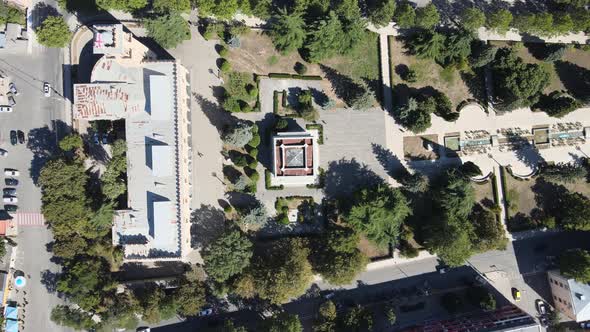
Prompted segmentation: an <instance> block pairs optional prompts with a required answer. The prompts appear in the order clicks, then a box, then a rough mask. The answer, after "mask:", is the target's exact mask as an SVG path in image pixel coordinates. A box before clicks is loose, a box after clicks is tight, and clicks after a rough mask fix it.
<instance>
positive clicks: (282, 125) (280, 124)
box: [275, 118, 289, 130]
mask: <svg viewBox="0 0 590 332" xmlns="http://www.w3.org/2000/svg"><path fill="white" fill-rule="evenodd" d="M287 127H289V121H287V119H285V118H279V119H278V120H277V122H276V123H275V130H283V129H286V128H287Z"/></svg>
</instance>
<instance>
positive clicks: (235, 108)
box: [223, 96, 242, 113]
mask: <svg viewBox="0 0 590 332" xmlns="http://www.w3.org/2000/svg"><path fill="white" fill-rule="evenodd" d="M223 109H224V110H226V111H228V112H230V113H237V112H241V111H242V107H241V106H240V101H239V100H237V99H236V98H234V97H231V96H230V97H227V98H225V101H224V102H223Z"/></svg>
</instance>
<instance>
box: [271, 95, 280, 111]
mask: <svg viewBox="0 0 590 332" xmlns="http://www.w3.org/2000/svg"><path fill="white" fill-rule="evenodd" d="M272 112H273V113H275V114H277V113H278V112H279V92H278V91H274V92H273V94H272Z"/></svg>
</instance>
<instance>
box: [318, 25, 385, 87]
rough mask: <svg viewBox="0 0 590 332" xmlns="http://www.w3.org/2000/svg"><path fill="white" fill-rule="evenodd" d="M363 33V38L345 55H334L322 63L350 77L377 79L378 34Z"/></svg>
mask: <svg viewBox="0 0 590 332" xmlns="http://www.w3.org/2000/svg"><path fill="white" fill-rule="evenodd" d="M364 34H365V36H364V37H363V39H362V40H361V41H360V42H359V43H358V45H357V46H356V47H355V48H354V49H352V50H350V52H349V53H348V54H347V55H342V56H336V57H333V58H331V59H328V60H326V61H322V63H323V64H325V65H327V66H329V67H332V68H334V69H336V70H337V71H338V72H340V73H341V74H342V75H345V76H348V77H350V78H352V79H356V80H362V79H367V80H378V79H379V38H378V37H379V35H377V34H376V33H373V32H370V31H365V32H364Z"/></svg>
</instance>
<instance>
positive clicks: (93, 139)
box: [92, 134, 100, 145]
mask: <svg viewBox="0 0 590 332" xmlns="http://www.w3.org/2000/svg"><path fill="white" fill-rule="evenodd" d="M92 142H93V143H94V144H96V145H99V144H100V138H99V137H98V134H94V135H92Z"/></svg>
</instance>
